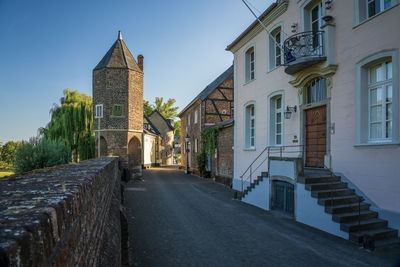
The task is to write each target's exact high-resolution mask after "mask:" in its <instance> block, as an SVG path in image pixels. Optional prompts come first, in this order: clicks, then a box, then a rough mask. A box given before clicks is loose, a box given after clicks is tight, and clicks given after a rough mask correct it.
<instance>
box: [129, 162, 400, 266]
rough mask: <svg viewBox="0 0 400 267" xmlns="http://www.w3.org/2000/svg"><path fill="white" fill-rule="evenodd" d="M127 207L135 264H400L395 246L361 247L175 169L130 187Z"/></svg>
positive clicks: (148, 172)
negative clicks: (246, 201) (243, 201)
mask: <svg viewBox="0 0 400 267" xmlns="http://www.w3.org/2000/svg"><path fill="white" fill-rule="evenodd" d="M125 206H126V208H127V216H128V222H129V235H130V236H129V242H130V262H131V265H132V266H207V267H209V266H399V265H397V264H399V261H398V260H399V257H400V247H398V246H395V247H391V248H386V249H380V250H377V251H374V252H370V251H366V250H364V249H360V248H359V247H358V246H357V245H356V244H354V243H351V242H350V241H347V240H344V239H341V238H339V237H336V236H332V235H330V234H328V233H325V232H322V231H319V230H317V229H314V228H311V227H308V226H306V225H304V224H301V223H298V222H295V221H294V220H293V219H291V218H288V217H285V216H282V215H280V214H277V213H275V212H267V211H264V210H261V209H259V208H256V207H253V206H250V205H247V204H245V203H242V202H240V201H238V200H233V199H232V192H231V191H230V189H229V188H225V187H224V186H223V185H220V184H216V183H215V182H213V181H212V180H210V179H202V178H199V177H197V176H193V175H187V174H185V173H184V172H183V171H180V170H178V169H175V168H154V169H151V170H145V171H144V175H143V180H142V181H131V182H129V183H128V184H127V185H126V188H125Z"/></svg>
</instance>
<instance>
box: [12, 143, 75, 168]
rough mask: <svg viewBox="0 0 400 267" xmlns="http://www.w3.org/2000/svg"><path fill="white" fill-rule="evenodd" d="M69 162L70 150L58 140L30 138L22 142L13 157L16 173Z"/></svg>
mask: <svg viewBox="0 0 400 267" xmlns="http://www.w3.org/2000/svg"><path fill="white" fill-rule="evenodd" d="M68 162H71V150H70V148H69V147H68V146H67V145H66V144H65V143H64V141H62V140H61V139H60V140H49V139H46V138H42V139H39V138H31V140H30V141H29V142H24V143H23V144H22V145H21V146H20V147H19V148H18V149H17V152H16V155H15V162H14V167H15V169H16V172H27V171H31V170H35V169H41V168H45V167H52V166H55V165H59V164H66V163H68Z"/></svg>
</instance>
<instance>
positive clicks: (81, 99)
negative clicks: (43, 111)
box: [41, 88, 94, 162]
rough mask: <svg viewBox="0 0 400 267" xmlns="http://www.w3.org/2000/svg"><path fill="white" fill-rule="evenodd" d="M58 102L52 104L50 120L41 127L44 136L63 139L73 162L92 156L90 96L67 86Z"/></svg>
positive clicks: (50, 138)
mask: <svg viewBox="0 0 400 267" xmlns="http://www.w3.org/2000/svg"><path fill="white" fill-rule="evenodd" d="M60 103H61V105H60V106H58V105H56V104H54V107H53V108H52V109H51V110H50V114H51V120H50V122H49V123H48V124H47V126H46V127H45V128H42V129H41V133H42V134H43V136H44V138H45V139H49V140H53V141H59V140H61V141H63V142H64V143H65V144H66V145H67V146H68V147H69V149H70V150H71V151H72V154H73V160H74V161H75V162H78V161H80V160H86V159H90V158H92V157H94V133H93V108H92V98H91V97H90V96H88V95H86V94H81V93H79V92H78V91H74V90H69V89H68V88H67V89H65V90H64V96H63V97H62V98H61V99H60Z"/></svg>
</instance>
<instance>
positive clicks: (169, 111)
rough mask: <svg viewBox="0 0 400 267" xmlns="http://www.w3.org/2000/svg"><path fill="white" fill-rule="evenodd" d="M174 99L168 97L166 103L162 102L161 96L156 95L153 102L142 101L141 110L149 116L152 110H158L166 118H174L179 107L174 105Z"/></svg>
mask: <svg viewBox="0 0 400 267" xmlns="http://www.w3.org/2000/svg"><path fill="white" fill-rule="evenodd" d="M175 102H176V100H175V99H173V98H169V99H168V101H167V102H166V103H164V98H163V97H156V99H155V101H154V104H150V103H149V101H146V100H144V101H143V110H144V114H145V115H146V116H149V115H150V114H151V112H153V111H154V110H158V112H160V113H161V115H163V116H164V118H166V119H175V118H176V116H178V109H179V107H175V106H174V104H175Z"/></svg>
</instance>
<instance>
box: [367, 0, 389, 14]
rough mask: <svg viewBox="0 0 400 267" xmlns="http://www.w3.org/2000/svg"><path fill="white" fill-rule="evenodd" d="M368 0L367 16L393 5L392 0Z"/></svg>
mask: <svg viewBox="0 0 400 267" xmlns="http://www.w3.org/2000/svg"><path fill="white" fill-rule="evenodd" d="M366 1H367V18H370V17H373V16H375V15H376V14H378V13H380V12H382V11H383V10H385V9H388V8H389V7H391V6H392V1H391V0H366Z"/></svg>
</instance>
